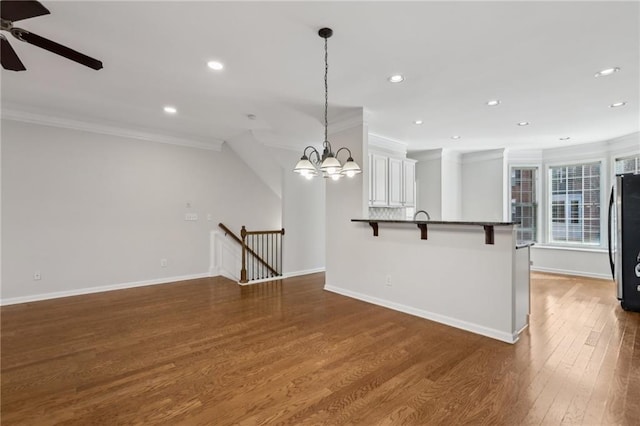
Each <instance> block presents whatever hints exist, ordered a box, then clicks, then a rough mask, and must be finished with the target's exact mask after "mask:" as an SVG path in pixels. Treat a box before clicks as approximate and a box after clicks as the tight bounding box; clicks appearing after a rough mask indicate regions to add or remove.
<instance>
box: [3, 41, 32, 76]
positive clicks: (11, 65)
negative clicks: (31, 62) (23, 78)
mask: <svg viewBox="0 0 640 426" xmlns="http://www.w3.org/2000/svg"><path fill="white" fill-rule="evenodd" d="M0 47H1V48H0V59H1V60H2V68H4V69H5V70H11V71H24V70H26V68H25V66H24V64H23V63H22V61H21V60H20V58H18V55H17V53H16V51H15V50H13V47H11V45H10V44H9V40H7V39H6V37H5V36H3V35H1V34H0Z"/></svg>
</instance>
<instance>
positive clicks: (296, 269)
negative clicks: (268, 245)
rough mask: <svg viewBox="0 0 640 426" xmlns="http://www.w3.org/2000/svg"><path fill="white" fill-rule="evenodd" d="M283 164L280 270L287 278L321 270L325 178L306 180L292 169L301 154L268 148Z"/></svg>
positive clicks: (323, 238)
mask: <svg viewBox="0 0 640 426" xmlns="http://www.w3.org/2000/svg"><path fill="white" fill-rule="evenodd" d="M271 151H272V152H273V154H274V156H275V157H276V158H277V159H278V161H279V162H280V163H281V165H282V169H283V173H282V190H283V197H282V226H283V227H284V229H285V235H284V239H283V245H284V246H283V247H284V248H283V250H284V253H283V257H284V262H283V271H284V274H285V275H287V276H292V275H301V274H305V273H311V272H317V271H322V270H324V266H325V184H326V183H327V182H326V179H323V178H322V177H316V178H315V179H311V180H307V179H305V178H303V177H302V176H300V175H299V174H297V173H294V172H293V168H294V166H295V164H296V163H297V161H298V160H299V159H300V156H301V154H302V151H290V150H285V149H277V148H271Z"/></svg>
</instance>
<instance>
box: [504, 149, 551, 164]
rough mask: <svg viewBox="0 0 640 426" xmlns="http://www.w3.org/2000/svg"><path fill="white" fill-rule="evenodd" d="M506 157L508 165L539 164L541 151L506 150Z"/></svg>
mask: <svg viewBox="0 0 640 426" xmlns="http://www.w3.org/2000/svg"><path fill="white" fill-rule="evenodd" d="M506 157H507V159H508V160H509V163H531V162H533V163H540V162H542V150H541V149H507V150H506Z"/></svg>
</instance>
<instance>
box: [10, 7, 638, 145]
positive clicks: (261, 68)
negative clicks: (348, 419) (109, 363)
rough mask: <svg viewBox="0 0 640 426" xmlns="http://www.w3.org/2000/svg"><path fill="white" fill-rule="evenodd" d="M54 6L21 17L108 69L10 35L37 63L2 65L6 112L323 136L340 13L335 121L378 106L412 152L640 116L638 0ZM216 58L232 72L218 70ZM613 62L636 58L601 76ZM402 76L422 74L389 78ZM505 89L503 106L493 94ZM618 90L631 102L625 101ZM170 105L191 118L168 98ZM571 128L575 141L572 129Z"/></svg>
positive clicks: (183, 133) (507, 141)
mask: <svg viewBox="0 0 640 426" xmlns="http://www.w3.org/2000/svg"><path fill="white" fill-rule="evenodd" d="M43 4H44V5H45V6H46V7H47V8H49V10H50V11H51V15H47V16H41V17H37V18H33V19H28V20H24V21H20V22H18V23H16V26H19V27H23V28H25V29H27V30H30V31H32V32H35V33H37V34H39V35H41V36H44V37H48V38H51V39H53V40H55V41H58V42H59V43H62V44H65V45H68V46H70V47H72V48H74V49H77V50H79V51H81V52H83V53H86V54H88V55H90V56H93V57H96V58H98V59H100V60H102V61H103V63H104V69H103V70H101V71H93V70H91V69H89V68H85V67H83V66H80V65H77V64H75V63H73V62H71V61H68V60H65V59H63V58H59V57H57V56H55V55H53V54H50V53H48V52H46V51H43V50H41V49H39V48H36V47H34V46H30V45H27V44H26V43H21V42H19V41H17V40H15V39H13V38H10V42H11V44H12V45H13V46H14V48H15V50H16V51H17V52H18V55H19V56H20V58H21V59H22V61H23V62H24V64H25V65H26V67H27V71H25V72H12V71H5V70H2V81H1V88H2V102H3V104H2V108H3V111H5V112H7V111H13V110H22V111H31V112H37V113H40V114H47V115H52V116H55V117H62V118H72V119H75V120H82V121H89V122H99V123H101V124H107V125H113V126H119V127H124V128H129V129H137V130H145V131H152V132H156V133H162V134H166V135H171V136H175V137H179V138H186V139H190V140H194V141H200V142H205V143H206V142H208V141H214V140H218V141H219V140H228V139H230V138H233V137H235V136H237V135H240V134H242V133H245V132H246V131H247V130H249V129H251V130H254V134H255V135H256V136H257V137H258V138H259V139H261V140H262V141H263V142H265V143H268V144H275V145H286V146H299V147H302V146H304V145H308V144H314V145H320V143H321V142H322V139H323V135H322V125H321V121H322V112H323V101H324V93H323V89H324V88H323V72H324V63H323V60H324V52H323V40H322V39H321V38H319V37H318V35H317V30H318V29H319V28H321V27H323V26H328V27H331V28H333V30H334V36H333V37H332V38H330V39H329V116H330V120H332V119H337V117H341V116H345V115H348V114H349V113H350V112H351V111H352V110H354V111H355V110H357V109H358V108H361V107H364V108H365V111H367V113H368V114H367V116H368V123H369V129H370V131H371V132H372V133H375V134H378V135H381V136H385V137H388V138H391V139H395V140H399V141H403V142H406V143H408V149H409V150H411V151H415V150H423V149H432V148H441V147H447V148H454V149H460V150H477V149H489V148H501V147H522V148H543V147H555V146H561V145H563V144H575V143H585V142H593V141H599V140H606V139H612V138H615V137H618V136H622V135H625V134H629V133H632V132H637V131H638V130H639V129H640V124H639V121H640V119H639V117H640V111H639V109H638V104H639V93H640V83H639V81H640V69H639V63H640V41H639V40H640V34H639V29H640V24H639V21H640V7H639V6H640V3H638V2H607V1H602V2H479V1H475V2H391V1H389V2H362V1H361V2H279V3H276V2H266V1H262V2H211V1H209V2H206V1H200V2H167V1H161V2H126V1H111V2H93V1H89V2H87V1H85V2H52V1H48V2H47V1H44V2H43ZM211 59H218V60H220V61H222V62H224V64H225V69H224V70H223V71H222V72H214V71H212V70H210V69H208V68H207V67H206V62H207V61H208V60H211ZM613 66H617V67H620V68H621V71H620V72H618V73H616V74H615V75H613V76H610V77H606V78H594V74H595V73H596V72H597V71H599V70H601V69H604V68H608V67H613ZM394 73H402V74H403V75H404V76H405V77H406V80H405V81H404V82H403V83H400V84H391V83H389V82H388V81H387V77H388V76H390V75H391V74H394ZM489 99H500V100H501V102H502V103H501V104H500V105H499V106H497V107H493V108H492V107H487V106H486V105H485V102H486V101H487V100H489ZM616 101H626V102H627V105H626V106H625V107H621V108H609V105H610V104H611V103H613V102H616ZM168 104H171V105H174V106H176V107H177V108H178V114H177V115H175V116H167V115H166V114H165V113H164V112H163V111H162V108H163V106H164V105H168ZM248 114H255V115H256V116H257V119H256V120H253V121H252V120H249V119H248V118H247V115H248ZM416 119H422V120H424V124H423V125H421V126H417V125H414V124H413V120H416ZM519 121H529V122H531V125H530V126H526V127H519V126H517V125H516V123H517V122H519ZM452 135H460V136H461V137H462V138H461V139H460V140H457V141H454V140H451V139H450V136H452ZM565 136H570V137H571V140H569V141H567V142H561V141H559V138H560V137H565Z"/></svg>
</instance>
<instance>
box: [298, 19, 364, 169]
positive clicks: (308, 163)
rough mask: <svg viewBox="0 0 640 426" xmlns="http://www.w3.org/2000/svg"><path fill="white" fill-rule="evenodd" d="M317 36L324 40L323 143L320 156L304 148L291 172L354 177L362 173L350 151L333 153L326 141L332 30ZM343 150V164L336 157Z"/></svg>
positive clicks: (326, 30)
mask: <svg viewBox="0 0 640 426" xmlns="http://www.w3.org/2000/svg"><path fill="white" fill-rule="evenodd" d="M318 35H319V36H320V37H322V38H323V39H324V142H323V143H322V154H320V153H319V152H318V150H317V149H315V148H314V147H313V146H308V147H306V148H305V149H304V151H303V152H302V157H301V158H300V161H298V164H296V167H295V168H294V169H293V171H294V172H296V173H299V174H300V175H301V176H304V177H306V178H307V179H312V178H313V177H315V176H318V175H320V174H322V176H323V177H325V178H329V179H332V180H338V179H340V178H341V177H343V176H347V177H354V176H355V175H357V174H358V173H362V169H361V168H360V166H359V165H358V163H356V162H355V161H354V159H353V157H352V155H351V150H350V149H349V148H344V147H343V148H340V149H339V150H337V151H336V152H335V153H334V152H333V149H332V148H331V143H330V142H329V139H328V128H329V126H328V120H327V109H328V106H329V86H328V80H327V76H328V73H329V62H328V53H327V39H328V38H329V37H331V36H332V35H333V30H331V28H322V29H321V30H320V31H318ZM343 150H344V151H347V152H348V155H349V157H347V160H346V161H345V162H344V164H343V163H341V162H340V160H339V159H338V155H339V154H340V152H341V151H343Z"/></svg>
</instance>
